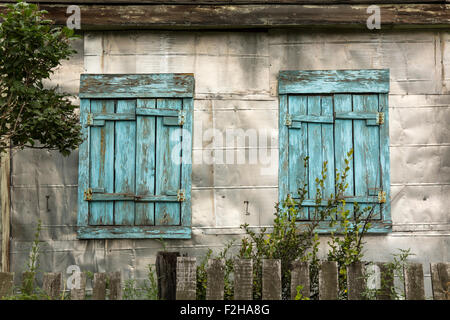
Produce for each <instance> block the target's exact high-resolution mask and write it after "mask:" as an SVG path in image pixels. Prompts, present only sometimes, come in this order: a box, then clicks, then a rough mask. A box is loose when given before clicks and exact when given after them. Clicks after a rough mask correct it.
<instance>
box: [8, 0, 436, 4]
mask: <svg viewBox="0 0 450 320" xmlns="http://www.w3.org/2000/svg"><path fill="white" fill-rule="evenodd" d="M2 2H15V1H14V0H3V1H2ZM28 2H30V3H68V4H75V3H77V4H81V3H82V4H116V3H117V4H120V3H123V4H129V3H130V2H131V3H133V4H174V5H175V4H195V5H202V4H209V5H211V4H213V5H226V4H242V5H244V4H268V3H269V4H309V5H313V4H362V3H367V4H383V3H398V4H400V3H418V2H420V3H441V4H445V0H420V1H419V0H133V1H130V0H76V1H73V0H30V1H28Z"/></svg>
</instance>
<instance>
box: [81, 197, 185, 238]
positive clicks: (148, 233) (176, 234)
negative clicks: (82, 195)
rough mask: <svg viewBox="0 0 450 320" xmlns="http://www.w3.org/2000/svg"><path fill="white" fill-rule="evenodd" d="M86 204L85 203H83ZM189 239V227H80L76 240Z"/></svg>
mask: <svg viewBox="0 0 450 320" xmlns="http://www.w3.org/2000/svg"><path fill="white" fill-rule="evenodd" d="M85 202H87V201H85ZM145 238H149V239H150V238H171V239H190V238H191V227H189V226H158V227H156V228H155V227H154V226H82V227H78V239H145Z"/></svg>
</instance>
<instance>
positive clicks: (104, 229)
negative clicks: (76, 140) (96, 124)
mask: <svg viewBox="0 0 450 320" xmlns="http://www.w3.org/2000/svg"><path fill="white" fill-rule="evenodd" d="M80 83H81V85H80V93H79V97H80V122H81V125H82V134H83V136H84V137H85V138H87V139H85V140H84V141H83V143H82V144H81V145H80V147H79V174H78V176H79V178H78V179H79V180H78V219H77V220H78V223H77V226H78V230H77V231H78V232H77V234H78V239H146V238H174V239H190V238H191V173H192V161H191V160H192V137H191V139H190V143H183V144H182V155H183V161H182V164H181V170H182V175H181V188H182V189H184V191H185V193H184V201H181V217H180V225H176V226H164V225H157V226H119V225H118V226H108V225H105V226H93V225H89V204H88V201H86V200H85V194H84V193H85V191H86V190H88V188H89V187H90V186H89V141H90V140H89V135H90V126H89V125H88V121H92V120H89V119H88V115H89V111H90V110H89V107H90V99H119V98H120V99H123V98H126V99H128V98H135V99H140V98H177V99H178V98H179V99H182V101H183V110H184V111H185V118H184V123H183V129H186V130H188V131H189V132H190V133H191V135H192V126H193V96H194V77H193V74H181V73H179V74H177V73H175V74H174V73H167V74H82V75H81V80H80ZM97 121H101V120H97Z"/></svg>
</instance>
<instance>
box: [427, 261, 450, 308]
mask: <svg viewBox="0 0 450 320" xmlns="http://www.w3.org/2000/svg"><path fill="white" fill-rule="evenodd" d="M430 270H431V286H432V290H433V299H434V300H450V277H449V276H450V263H449V262H447V263H443V262H440V263H431V265H430Z"/></svg>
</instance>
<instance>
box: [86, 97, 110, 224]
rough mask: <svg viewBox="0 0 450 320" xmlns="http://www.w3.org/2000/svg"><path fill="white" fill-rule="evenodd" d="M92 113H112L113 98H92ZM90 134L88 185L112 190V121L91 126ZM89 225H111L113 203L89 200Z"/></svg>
mask: <svg viewBox="0 0 450 320" xmlns="http://www.w3.org/2000/svg"><path fill="white" fill-rule="evenodd" d="M91 112H92V113H114V101H113V100H92V101H91ZM90 130H91V135H90V139H91V141H90V150H89V152H90V176H91V179H90V187H91V188H103V189H104V190H105V192H114V122H113V121H107V122H106V123H105V125H104V126H102V127H91V128H90ZM89 205H90V216H89V224H90V225H112V224H113V223H114V211H113V210H114V203H113V202H112V201H108V202H91V203H90V204H89Z"/></svg>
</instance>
